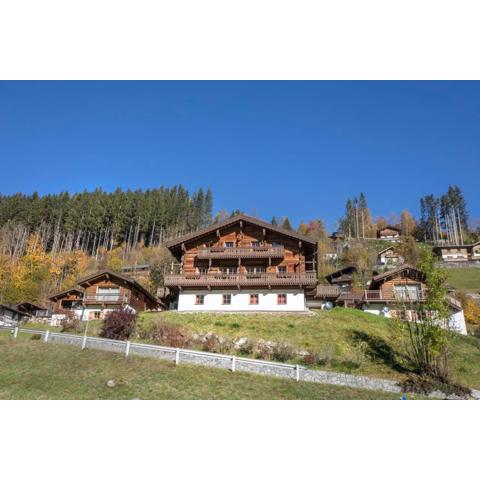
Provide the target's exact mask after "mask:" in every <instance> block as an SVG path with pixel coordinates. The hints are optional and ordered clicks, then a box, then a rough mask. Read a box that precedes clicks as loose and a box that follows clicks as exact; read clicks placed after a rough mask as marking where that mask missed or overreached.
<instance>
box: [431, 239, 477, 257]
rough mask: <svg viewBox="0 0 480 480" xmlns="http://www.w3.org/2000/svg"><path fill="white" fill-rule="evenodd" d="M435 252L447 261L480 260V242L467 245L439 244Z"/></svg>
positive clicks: (434, 248)
mask: <svg viewBox="0 0 480 480" xmlns="http://www.w3.org/2000/svg"><path fill="white" fill-rule="evenodd" d="M433 252H434V253H435V254H436V255H437V256H438V257H439V258H440V259H441V260H443V261H445V262H464V261H469V260H480V242H476V243H473V244H467V245H438V246H435V247H433Z"/></svg>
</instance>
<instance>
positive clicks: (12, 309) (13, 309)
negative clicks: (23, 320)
mask: <svg viewBox="0 0 480 480" xmlns="http://www.w3.org/2000/svg"><path fill="white" fill-rule="evenodd" d="M0 308H3V309H5V310H9V311H10V312H13V313H18V314H19V315H22V316H24V317H25V316H26V317H29V316H30V315H29V314H28V313H25V312H21V311H20V310H18V308H17V307H16V306H15V305H10V304H8V303H0Z"/></svg>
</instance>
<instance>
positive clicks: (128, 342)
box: [125, 340, 130, 357]
mask: <svg viewBox="0 0 480 480" xmlns="http://www.w3.org/2000/svg"><path fill="white" fill-rule="evenodd" d="M129 352H130V340H127V347H126V348H125V357H128V353H129Z"/></svg>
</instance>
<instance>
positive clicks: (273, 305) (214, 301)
mask: <svg viewBox="0 0 480 480" xmlns="http://www.w3.org/2000/svg"><path fill="white" fill-rule="evenodd" d="M250 293H257V294H258V305H250ZM278 293H286V294H287V304H286V305H277V294H278ZM224 294H231V296H232V303H231V305H223V304H222V295H224ZM196 295H205V298H204V304H203V305H195V297H196ZM305 310H306V307H305V295H304V293H303V290H256V291H252V292H250V291H245V290H240V291H239V290H212V291H208V290H196V291H191V290H189V291H183V292H180V294H179V297H178V311H180V312H205V311H225V312H238V311H252V312H255V311H257V312H258V311H272V312H299V311H305Z"/></svg>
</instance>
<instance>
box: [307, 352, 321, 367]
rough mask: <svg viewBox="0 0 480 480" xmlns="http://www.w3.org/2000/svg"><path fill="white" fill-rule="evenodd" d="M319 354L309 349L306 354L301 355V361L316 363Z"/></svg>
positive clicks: (308, 363) (310, 363)
mask: <svg viewBox="0 0 480 480" xmlns="http://www.w3.org/2000/svg"><path fill="white" fill-rule="evenodd" d="M319 360H320V358H319V356H318V353H315V352H312V351H311V350H309V351H308V353H307V354H306V355H304V357H303V363H304V364H305V365H316V364H317V363H319Z"/></svg>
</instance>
